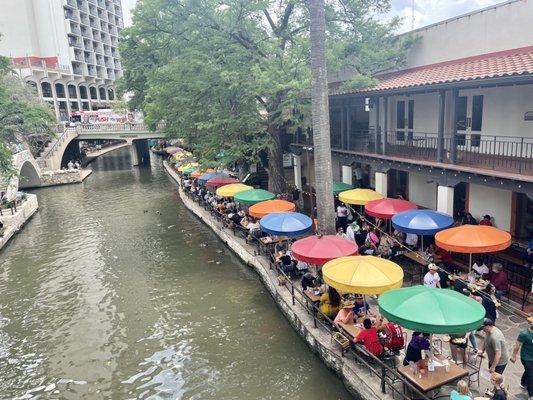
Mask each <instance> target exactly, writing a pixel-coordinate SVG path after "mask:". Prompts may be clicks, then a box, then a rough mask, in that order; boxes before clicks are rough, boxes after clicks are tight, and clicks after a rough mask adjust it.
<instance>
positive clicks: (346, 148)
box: [293, 131, 533, 175]
mask: <svg viewBox="0 0 533 400" xmlns="http://www.w3.org/2000/svg"><path fill="white" fill-rule="evenodd" d="M293 142H294V143H295V144H297V145H312V138H305V137H303V136H298V135H295V136H294V141H293ZM440 144H441V145H440V146H439V139H438V137H437V134H436V133H426V132H403V131H395V132H388V133H387V135H386V143H385V146H383V143H382V136H381V135H380V136H378V141H377V143H376V135H375V134H374V131H359V132H355V133H353V134H352V135H350V136H349V137H348V138H346V140H344V141H341V140H340V137H339V136H337V135H335V136H333V137H332V140H331V149H332V151H333V152H339V153H348V154H361V155H366V156H368V155H379V156H380V157H383V156H386V157H387V158H388V159H389V160H390V159H391V158H395V159H401V160H412V161H414V162H416V161H422V162H430V163H444V164H454V165H460V166H465V167H469V168H479V169H486V170H493V171H500V172H507V173H513V174H521V175H533V138H530V137H511V136H493V135H480V134H469V135H464V134H456V135H455V136H453V137H450V136H445V137H444V138H442V139H441V143H440ZM439 153H440V154H439Z"/></svg>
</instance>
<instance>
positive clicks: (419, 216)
mask: <svg viewBox="0 0 533 400" xmlns="http://www.w3.org/2000/svg"><path fill="white" fill-rule="evenodd" d="M452 225H453V218H452V217H451V216H450V215H448V214H444V213H441V212H437V211H433V210H409V211H405V212H401V213H399V214H396V215H395V216H393V217H392V226H393V227H394V228H395V229H397V230H399V231H400V232H405V233H414V234H416V235H434V234H436V233H437V232H439V231H441V230H443V229H446V228H449V227H450V226H452Z"/></svg>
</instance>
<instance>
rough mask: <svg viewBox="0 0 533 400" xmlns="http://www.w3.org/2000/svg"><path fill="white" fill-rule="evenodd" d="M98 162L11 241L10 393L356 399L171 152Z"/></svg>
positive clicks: (5, 344)
mask: <svg viewBox="0 0 533 400" xmlns="http://www.w3.org/2000/svg"><path fill="white" fill-rule="evenodd" d="M91 167H92V168H93V170H94V173H93V174H92V175H91V176H90V177H89V178H88V179H87V180H86V181H85V182H84V183H83V184H79V185H70V186H62V187H54V188H48V189H41V190H36V191H35V193H36V194H37V195H38V198H39V203H40V210H39V212H38V213H37V214H36V215H35V216H34V217H33V218H32V220H31V221H30V222H29V223H28V224H27V225H26V226H25V228H24V229H23V230H22V231H21V232H20V233H19V234H18V235H16V236H15V237H14V239H13V240H12V241H11V243H10V244H9V245H8V246H7V247H6V248H5V249H4V250H3V251H1V252H0V399H14V398H19V399H30V398H33V399H137V398H139V399H202V400H209V399H219V400H229V399H243V400H244V399H246V400H254V399H273V400H276V399H302V400H324V399H327V400H336V399H341V400H347V399H349V398H351V397H350V396H349V394H348V393H347V392H346V391H345V389H344V388H343V385H342V383H341V382H340V381H339V380H338V378H336V377H335V376H334V375H333V374H332V373H331V372H330V371H329V370H328V369H326V367H325V366H324V365H323V364H322V363H321V362H320V360H319V359H318V358H317V357H316V356H314V355H313V354H312V353H311V352H310V350H309V349H308V348H307V346H306V345H305V344H304V342H303V341H302V340H301V339H300V338H299V337H298V336H297V334H296V333H295V332H294V331H293V329H292V328H291V327H290V325H289V323H288V322H287V321H286V320H285V318H284V317H283V315H282V314H281V312H280V311H279V310H278V309H277V307H276V304H275V303H274V301H273V300H272V299H271V297H270V296H269V294H268V292H267V291H266V289H264V288H263V286H262V284H261V282H260V280H259V279H258V277H257V275H256V274H255V273H254V272H253V271H252V270H251V269H250V268H249V267H247V266H245V265H244V264H243V263H242V262H240V261H239V260H238V259H237V258H236V257H235V256H234V255H233V254H232V253H231V252H230V251H229V250H228V249H227V248H226V247H225V246H224V245H223V243H221V242H220V241H218V239H217V237H216V236H215V235H214V234H213V233H212V232H211V231H210V230H209V228H207V227H206V226H204V225H203V224H202V223H201V222H200V221H198V220H197V219H196V218H195V217H193V215H192V214H191V213H190V212H189V211H188V210H187V209H186V208H185V207H184V206H183V205H182V204H181V203H180V201H179V199H178V197H177V193H176V186H175V184H174V183H173V182H172V181H171V179H170V178H169V177H168V176H167V175H166V173H165V172H164V170H163V168H162V166H161V160H160V159H159V158H155V157H154V156H152V165H151V166H146V167H141V168H138V167H131V166H130V159H129V153H128V150H127V149H125V150H119V151H117V152H114V153H110V154H107V155H105V156H103V157H101V158H99V159H98V160H96V161H95V162H94V163H93V164H92V165H91Z"/></svg>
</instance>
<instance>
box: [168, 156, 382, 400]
mask: <svg viewBox="0 0 533 400" xmlns="http://www.w3.org/2000/svg"><path fill="white" fill-rule="evenodd" d="M164 166H165V169H166V171H167V172H168V173H169V175H170V176H171V177H172V178H173V179H174V180H175V181H176V182H179V176H178V174H177V173H176V172H175V171H174V170H173V169H172V167H170V166H169V165H168V164H167V163H166V162H164ZM179 195H180V198H181V200H182V201H183V204H184V205H185V206H186V207H187V208H188V209H189V210H190V211H192V212H193V213H194V214H195V215H196V216H197V217H198V218H199V219H201V220H202V221H203V222H204V223H205V224H206V225H207V226H209V227H210V228H211V229H212V230H213V231H214V232H215V233H216V234H217V235H218V236H219V238H220V240H222V241H223V242H224V243H225V244H226V245H227V246H228V247H229V248H230V249H231V250H232V251H233V252H235V254H237V255H238V256H239V257H240V258H241V260H242V261H244V262H245V263H246V264H247V265H249V266H251V267H252V268H254V270H255V271H256V272H257V274H258V275H259V277H260V279H261V281H262V282H263V284H264V285H265V287H266V288H267V289H268V291H269V292H270V294H271V295H272V297H273V298H274V300H275V301H276V303H277V305H278V307H279V308H280V310H281V311H282V312H283V314H284V315H285V316H286V317H287V319H288V320H289V322H290V324H291V325H292V326H293V327H294V329H295V330H296V331H297V332H298V334H299V335H300V336H301V337H302V338H303V339H304V340H305V341H306V343H307V344H308V345H309V347H310V348H311V349H312V351H313V352H314V353H315V354H317V355H318V356H319V357H320V358H321V359H322V361H323V362H324V363H325V364H326V365H327V366H328V368H330V369H331V370H332V371H334V372H335V373H336V374H337V375H338V376H339V377H340V378H341V380H342V381H343V383H344V385H345V386H346V388H347V389H348V391H349V392H350V393H352V394H353V395H354V397H355V398H357V399H364V400H371V399H386V398H389V399H392V396H391V395H389V394H383V393H381V390H380V382H379V380H378V378H377V377H376V376H375V375H374V376H372V375H371V374H370V372H369V371H368V370H366V369H363V368H362V367H361V366H359V365H357V364H356V363H355V361H354V360H353V359H351V358H348V357H342V356H341V352H340V349H339V348H338V347H337V346H336V344H335V342H332V340H331V336H330V334H329V332H327V331H326V330H325V329H321V328H315V326H314V322H313V318H312V317H311V316H310V315H309V313H308V312H307V311H306V310H305V309H304V308H303V307H302V306H301V305H300V304H298V303H296V305H292V296H291V294H290V292H289V291H288V290H287V288H286V287H284V286H279V285H278V280H277V274H276V273H275V271H273V270H271V269H270V265H269V261H268V260H267V258H266V257H264V256H258V255H257V254H256V252H255V247H254V246H251V245H249V244H247V243H246V241H245V240H244V239H243V238H241V237H238V236H234V235H233V234H232V232H231V231H230V230H229V229H226V228H224V227H222V226H221V223H220V222H219V221H218V220H217V219H216V218H215V217H213V216H212V215H211V214H210V213H209V212H207V211H206V210H205V209H204V208H202V207H201V206H200V205H198V204H197V203H195V202H194V201H193V200H191V199H190V198H188V197H187V195H186V194H185V193H184V192H183V191H182V189H181V187H179ZM297 296H299V295H298V294H297Z"/></svg>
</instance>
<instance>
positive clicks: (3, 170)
mask: <svg viewBox="0 0 533 400" xmlns="http://www.w3.org/2000/svg"><path fill="white" fill-rule="evenodd" d="M54 120H55V117H54V114H53V112H52V111H51V109H50V107H49V106H48V105H47V104H45V103H43V102H41V101H40V100H39V98H38V96H37V93H36V92H35V91H34V90H33V89H32V88H30V87H28V85H26V84H25V83H24V82H22V81H21V80H20V79H19V78H18V77H16V76H14V75H13V74H12V73H11V70H10V67H9V60H8V59H7V58H5V57H0V174H9V173H12V172H13V171H12V165H11V151H10V150H9V148H8V145H9V144H10V143H22V142H24V138H25V136H27V135H29V134H32V133H35V132H42V133H45V134H49V135H51V134H52V132H51V130H50V129H49V125H50V123H52V122H53V121H54Z"/></svg>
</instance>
